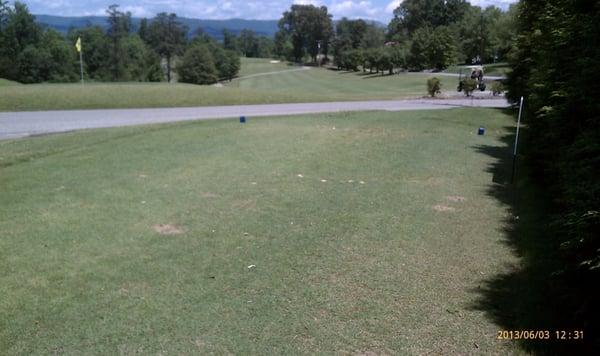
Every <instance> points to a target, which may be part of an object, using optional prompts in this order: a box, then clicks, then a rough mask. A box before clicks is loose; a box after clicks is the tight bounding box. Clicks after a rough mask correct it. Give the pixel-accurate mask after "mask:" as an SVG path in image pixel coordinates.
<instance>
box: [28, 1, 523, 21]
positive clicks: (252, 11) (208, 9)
mask: <svg viewBox="0 0 600 356" xmlns="http://www.w3.org/2000/svg"><path fill="white" fill-rule="evenodd" d="M22 1H23V2H24V3H25V4H27V5H28V6H29V8H30V10H31V12H32V13H34V14H48V15H62V16H81V15H104V14H105V9H106V8H107V7H108V5H109V4H111V3H113V2H117V3H119V4H121V10H122V11H130V12H131V13H132V14H133V15H134V16H136V17H138V16H143V17H152V16H154V15H155V14H157V13H159V12H174V13H176V14H177V15H178V16H181V17H193V18H204V19H228V18H233V17H236V18H246V19H262V20H266V19H269V20H276V19H279V18H280V17H281V14H282V13H283V12H284V11H286V10H288V9H289V7H290V5H291V4H301V5H315V6H323V5H324V6H327V7H328V9H329V13H330V14H332V15H333V16H334V18H336V19H339V18H341V17H343V16H346V17H351V18H357V17H364V18H368V19H374V20H378V21H381V22H387V21H389V20H390V19H391V18H392V17H393V11H394V10H395V9H396V8H397V7H398V6H399V5H400V4H401V2H402V0H283V1H282V0H135V1H134V0H118V1H109V0H86V1H77V0H22ZM516 1H517V0H470V2H471V3H472V4H473V5H477V6H483V7H485V6H489V5H495V6H498V7H501V8H503V9H506V8H508V5H509V4H511V3H514V2H516Z"/></svg>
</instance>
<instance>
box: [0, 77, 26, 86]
mask: <svg viewBox="0 0 600 356" xmlns="http://www.w3.org/2000/svg"><path fill="white" fill-rule="evenodd" d="M14 85H21V83H17V82H13V81H12V80H8V79H3V78H0V87H7V86H14Z"/></svg>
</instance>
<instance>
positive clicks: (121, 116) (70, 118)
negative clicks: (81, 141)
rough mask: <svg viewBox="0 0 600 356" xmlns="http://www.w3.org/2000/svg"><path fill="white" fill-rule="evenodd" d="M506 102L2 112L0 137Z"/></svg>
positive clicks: (476, 100)
mask: <svg viewBox="0 0 600 356" xmlns="http://www.w3.org/2000/svg"><path fill="white" fill-rule="evenodd" d="M471 106H474V107H506V106H508V104H507V103H506V101H505V100H503V99H483V98H474V99H468V98H464V97H463V98H460V99H412V100H394V101H391V100H388V101H352V102H329V103H303V104H268V105H232V106H207V107H193V108H160V109H116V110H113V109H110V110H68V111H25V112H0V139H11V138H19V137H27V136H32V135H42V134H49V133H58V132H67V131H74V130H82V129H93V128H101V127H118V126H134V125H145V124H154V123H165V122H175V121H188V120H206V119H225V118H237V117H239V116H242V115H244V116H246V117H248V118H249V119H251V118H252V117H258V116H285V115H299V114H316V113H331V112H342V111H374V110H385V111H402V110H436V109H450V108H455V107H471Z"/></svg>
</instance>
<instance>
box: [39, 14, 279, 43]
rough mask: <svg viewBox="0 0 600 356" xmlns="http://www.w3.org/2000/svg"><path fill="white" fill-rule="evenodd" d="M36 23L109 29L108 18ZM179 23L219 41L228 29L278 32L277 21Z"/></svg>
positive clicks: (63, 27) (53, 18)
mask: <svg viewBox="0 0 600 356" xmlns="http://www.w3.org/2000/svg"><path fill="white" fill-rule="evenodd" d="M35 18H36V21H37V22H38V23H39V24H41V25H44V26H47V27H49V28H52V29H55V30H57V31H59V32H62V33H67V32H68V31H69V30H70V29H71V28H83V27H87V26H100V27H102V28H107V27H108V22H107V17H106V16H83V17H63V16H51V15H35ZM141 20H142V19H141V18H137V17H134V18H132V19H131V23H132V25H133V30H134V31H137V29H138V28H139V25H140V21H141ZM179 21H180V22H181V23H182V24H184V25H186V26H187V27H188V29H189V33H190V35H193V34H194V33H195V32H196V30H198V28H202V29H203V30H204V32H205V33H206V34H208V35H209V36H211V37H212V38H215V39H217V40H221V39H223V30H224V29H227V30H229V31H230V32H232V33H235V34H236V35H237V34H239V33H240V32H241V31H242V30H244V29H247V30H252V31H254V32H255V33H256V34H258V35H262V36H268V37H273V36H275V33H276V32H277V31H278V28H277V23H278V21H277V20H244V19H230V20H200V19H189V18H185V17H180V18H179Z"/></svg>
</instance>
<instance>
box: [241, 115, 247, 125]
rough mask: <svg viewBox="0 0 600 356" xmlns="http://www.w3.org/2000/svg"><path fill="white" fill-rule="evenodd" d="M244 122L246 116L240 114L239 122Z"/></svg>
mask: <svg viewBox="0 0 600 356" xmlns="http://www.w3.org/2000/svg"><path fill="white" fill-rule="evenodd" d="M245 123H246V117H245V116H240V124H245Z"/></svg>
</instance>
